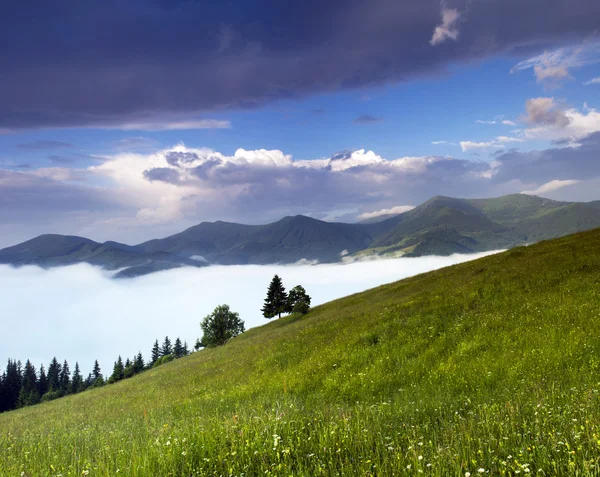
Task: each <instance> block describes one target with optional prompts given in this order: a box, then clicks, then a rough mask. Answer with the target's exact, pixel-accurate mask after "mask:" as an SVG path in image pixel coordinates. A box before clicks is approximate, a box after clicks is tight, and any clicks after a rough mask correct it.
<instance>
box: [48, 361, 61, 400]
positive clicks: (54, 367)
mask: <svg viewBox="0 0 600 477" xmlns="http://www.w3.org/2000/svg"><path fill="white" fill-rule="evenodd" d="M59 390H60V363H59V362H58V360H57V359H56V357H54V358H52V361H50V365H49V366H48V392H53V391H59Z"/></svg>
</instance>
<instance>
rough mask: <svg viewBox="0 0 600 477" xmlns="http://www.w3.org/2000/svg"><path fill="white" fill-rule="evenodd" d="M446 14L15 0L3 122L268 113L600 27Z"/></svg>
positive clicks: (520, 16)
mask: <svg viewBox="0 0 600 477" xmlns="http://www.w3.org/2000/svg"><path fill="white" fill-rule="evenodd" d="M446 7H447V8H451V9H453V10H455V11H456V12H458V15H459V17H458V18H457V19H456V18H455V17H453V16H449V15H447V13H448V10H446V15H445V16H443V15H442V11H441V8H440V2H439V0H423V1H419V2H417V1H398V0H374V1H365V0H344V1H342V0H329V1H327V2H322V1H317V0H304V1H300V0H293V1H289V2H282V1H279V0H257V1H255V2H247V1H244V0H233V1H229V2H216V1H215V2H206V1H205V2H200V1H185V2H183V1H172V2H166V1H158V0H146V1H143V0H139V1H131V2H116V1H112V0H109V1H106V0H89V1H80V0H57V1H55V2H47V1H42V0H33V1H32V2H17V1H14V0H12V1H10V2H5V4H4V5H3V8H2V12H1V13H2V14H1V15H0V44H1V45H4V48H3V49H2V65H1V66H0V73H1V74H0V128H6V129H21V128H35V127H55V126H92V125H96V126H99V125H105V126H114V125H115V124H127V123H131V122H136V121H137V122H139V121H153V120H154V121H157V120H159V119H160V118H161V117H162V116H163V115H169V117H174V116H177V115H179V116H182V117H183V116H190V115H195V114H198V113H202V112H207V111H216V110H224V109H230V108H256V107H259V106H261V105H262V104H264V103H266V102H268V101H272V100H276V99H280V98H294V97H299V96H302V95H307V94H311V93H317V92H327V91H332V90H336V89H347V88H359V87H363V86H369V85H377V84H385V83H393V82H398V81H405V80H409V79H411V78H414V77H419V76H423V75H431V74H439V73H440V72H442V71H444V70H445V68H446V67H447V66H448V65H450V64H452V63H455V62H464V61H469V60H474V59H480V58H484V57H487V56H490V55H494V54H498V53H504V52H508V53H515V52H520V53H523V52H524V51H526V52H527V53H533V52H536V51H539V50H541V49H543V48H544V47H548V46H551V45H552V44H554V43H556V42H561V43H564V42H567V41H572V40H573V41H574V40H578V39H581V38H584V37H586V36H588V35H590V34H592V33H593V32H594V31H595V30H596V29H597V28H598V25H599V24H600V2H598V1H597V0H571V1H569V2H566V1H565V0H526V1H524V0H486V1H483V0H472V1H469V0H458V1H452V2H450V3H448V4H447V5H446ZM531 19H535V21H531ZM436 27H439V28H438V30H437V31H438V36H437V39H436V41H433V42H432V35H433V32H434V30H436Z"/></svg>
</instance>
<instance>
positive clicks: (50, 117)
mask: <svg viewBox="0 0 600 477" xmlns="http://www.w3.org/2000/svg"><path fill="white" fill-rule="evenodd" d="M599 25H600V2H598V1H597V0H568V1H567V0H526V1H523V0H447V1H446V0H444V1H441V2H440V1H439V0H419V1H418V2H417V1H402V2H400V1H397V0H370V1H365V0H362V1H359V0H344V1H341V0H329V1H328V2H317V1H314V0H303V1H296V0H291V1H287V2H280V1H275V0H256V1H254V2H246V1H243V0H229V1H208V0H205V1H198V0H196V1H194V0H186V1H183V0H182V1H179V0H169V1H165V0H132V1H129V2H117V1H113V0H89V1H86V2H81V1H79V0H57V1H55V2H46V1H41V0H33V1H31V2H9V3H6V4H4V5H3V6H2V14H1V15H0V44H1V45H3V48H2V55H1V58H2V59H1V61H0V73H1V74H0V247H3V246H8V245H12V244H14V243H17V242H21V241H23V240H26V239H29V238H31V237H33V236H36V235H39V234H42V233H62V234H72V235H82V236H86V237H89V238H92V239H94V240H98V241H104V240H109V239H111V240H118V241H121V242H125V243H130V244H134V243H138V242H141V241H144V240H147V239H150V238H156V237H163V236H166V235H169V234H172V233H176V232H179V231H181V230H183V229H184V228H186V227H189V226H192V225H194V224H197V223H199V222H202V221H215V220H226V221H234V222H242V223H267V222H271V221H275V220H278V219H280V218H282V217H283V216H286V215H295V214H305V215H309V216H312V217H315V218H319V219H323V220H333V221H349V222H351V221H356V220H360V219H361V218H365V217H374V216H376V215H378V214H379V215H381V214H385V213H388V212H390V211H404V210H408V209H410V207H414V206H416V205H418V204H419V203H422V202H424V201H425V200H427V199H429V198H431V197H433V196H435V195H447V196H454V197H497V196H500V195H503V194H509V193H520V192H525V193H530V194H536V195H540V196H544V197H549V198H552V199H557V200H578V201H589V200H598V199H600V159H599V158H600V31H599V30H598V27H599Z"/></svg>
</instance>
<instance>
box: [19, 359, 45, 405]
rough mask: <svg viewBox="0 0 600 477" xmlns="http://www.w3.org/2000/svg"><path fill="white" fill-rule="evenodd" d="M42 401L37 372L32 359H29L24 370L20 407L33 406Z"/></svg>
mask: <svg viewBox="0 0 600 477" xmlns="http://www.w3.org/2000/svg"><path fill="white" fill-rule="evenodd" d="M38 402H40V395H39V393H38V390H37V374H36V373H35V367H34V366H33V364H31V361H29V360H27V362H26V363H25V369H24V370H23V382H22V384H21V391H20V393H19V404H18V405H19V407H23V406H31V405H32V404H37V403H38Z"/></svg>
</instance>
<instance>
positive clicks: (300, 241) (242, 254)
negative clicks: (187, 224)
mask: <svg viewBox="0 0 600 477" xmlns="http://www.w3.org/2000/svg"><path fill="white" fill-rule="evenodd" d="M372 242H373V237H372V236H371V234H370V228H369V227H368V226H366V225H359V224H342V223H335V222H324V221H322V220H316V219H312V218H310V217H305V216H302V215H296V216H294V217H284V218H283V219H281V220H279V221H277V222H274V223H271V224H266V225H241V224H232V223H227V222H214V223H210V222H203V223H201V224H199V225H196V226H194V227H191V228H189V229H187V230H185V231H183V232H181V233H179V234H176V235H172V236H170V237H167V238H165V239H160V240H152V241H150V242H146V243H143V244H140V245H139V246H138V247H140V248H141V249H142V250H144V251H150V252H151V251H159V250H160V251H167V252H169V253H174V254H178V255H180V256H185V257H190V256H194V255H200V256H202V257H204V258H206V259H207V260H208V261H209V262H211V263H220V264H248V263H254V264H265V263H277V262H281V263H291V262H296V261H298V260H300V259H307V260H320V261H331V260H336V259H339V258H340V253H341V252H343V251H344V250H346V251H347V252H349V253H352V252H356V251H358V250H362V249H364V248H366V247H368V246H369V245H370V244H371V243H372Z"/></svg>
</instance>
